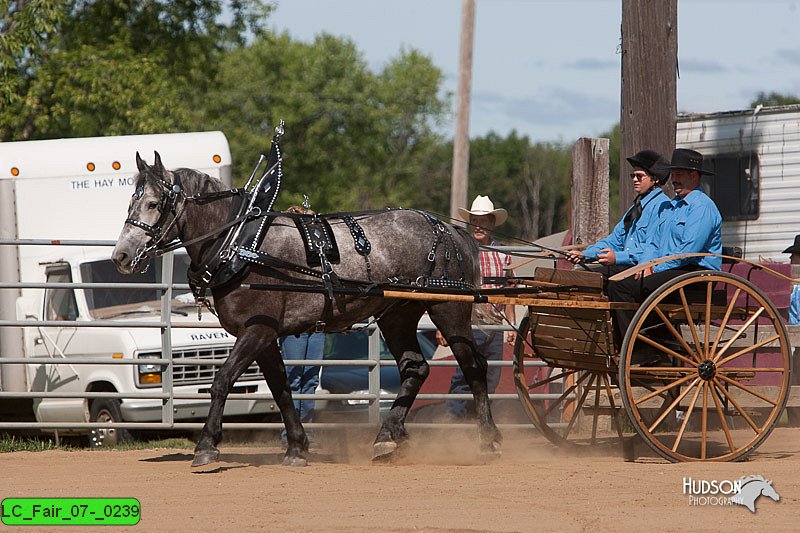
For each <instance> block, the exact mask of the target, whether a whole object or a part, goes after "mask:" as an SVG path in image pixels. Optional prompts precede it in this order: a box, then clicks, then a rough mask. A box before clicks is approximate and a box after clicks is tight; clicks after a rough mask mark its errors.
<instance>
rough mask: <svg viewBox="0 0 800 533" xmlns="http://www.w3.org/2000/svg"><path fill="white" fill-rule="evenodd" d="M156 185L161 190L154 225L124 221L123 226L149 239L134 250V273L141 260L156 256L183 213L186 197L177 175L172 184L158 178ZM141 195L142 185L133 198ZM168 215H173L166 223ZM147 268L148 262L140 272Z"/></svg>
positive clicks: (132, 266) (129, 220)
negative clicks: (145, 235) (143, 233)
mask: <svg viewBox="0 0 800 533" xmlns="http://www.w3.org/2000/svg"><path fill="white" fill-rule="evenodd" d="M157 183H158V184H159V185H160V188H161V196H160V198H159V200H158V207H157V209H158V211H159V213H160V215H159V217H158V220H156V222H155V224H153V225H150V224H147V223H146V222H142V221H141V220H137V219H133V218H130V217H128V218H126V219H125V224H130V225H131V226H134V227H137V228H139V229H141V230H143V231H144V232H145V234H147V235H148V236H149V237H150V240H149V241H147V242H146V243H145V245H144V246H143V247H142V248H139V249H138V250H136V256H135V257H134V258H133V260H132V261H131V268H133V270H134V272H135V271H136V270H137V267H138V266H139V264H140V263H141V262H142V261H143V260H145V259H150V258H152V257H153V256H155V255H157V252H158V248H159V245H160V244H161V243H162V241H163V240H164V237H165V236H166V235H167V234H168V233H169V231H170V230H171V229H172V227H173V226H174V225H175V224H176V223H177V221H178V218H179V217H180V215H181V213H182V212H183V208H184V206H185V205H186V200H187V196H186V194H185V193H184V192H183V188H182V187H181V185H180V183H179V180H178V176H177V175H175V182H174V183H170V182H168V181H166V180H164V179H162V178H160V177H159V178H157ZM143 195H144V183H142V184H141V185H139V186H137V187H136V190H135V191H134V193H133V197H134V198H136V199H139V198H141V197H142V196H143ZM170 215H173V216H172V219H171V220H169V221H167V219H168V218H169V216H170ZM148 267H149V262H148V263H147V264H146V265H145V267H144V269H143V270H142V271H141V272H142V273H144V272H146V271H147V268H148Z"/></svg>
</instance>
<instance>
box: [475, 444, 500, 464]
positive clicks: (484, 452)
mask: <svg viewBox="0 0 800 533" xmlns="http://www.w3.org/2000/svg"><path fill="white" fill-rule="evenodd" d="M480 455H481V457H482V458H483V460H484V461H493V460H495V459H499V458H500V457H502V456H503V450H502V449H501V448H500V442H499V441H496V440H495V441H492V442H491V444H489V445H488V446H482V447H481V452H480Z"/></svg>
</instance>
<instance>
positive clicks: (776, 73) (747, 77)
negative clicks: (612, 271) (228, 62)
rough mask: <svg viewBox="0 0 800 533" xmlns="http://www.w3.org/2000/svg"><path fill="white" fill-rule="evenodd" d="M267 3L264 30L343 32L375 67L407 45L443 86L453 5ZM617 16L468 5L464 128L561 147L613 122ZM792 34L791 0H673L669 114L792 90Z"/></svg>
mask: <svg viewBox="0 0 800 533" xmlns="http://www.w3.org/2000/svg"><path fill="white" fill-rule="evenodd" d="M275 3H276V4H277V8H276V10H275V11H274V12H273V14H272V16H271V18H270V21H269V23H270V26H271V27H272V28H273V29H274V30H277V31H288V32H289V33H290V34H291V35H292V36H293V37H294V38H296V39H300V40H303V41H311V40H313V38H314V36H315V35H316V34H318V33H320V32H327V33H331V34H334V35H338V36H343V37H348V38H350V39H351V40H353V42H355V43H356V45H357V46H358V48H359V49H360V50H361V52H362V53H363V54H364V59H365V60H366V61H367V63H368V64H369V65H370V67H371V68H373V69H374V70H376V71H377V70H380V69H381V68H382V66H383V65H384V64H385V63H386V62H387V61H388V60H389V59H390V58H391V57H393V56H396V55H397V54H398V53H399V51H400V50H401V49H402V48H403V47H405V48H415V49H417V50H419V51H421V52H423V53H425V54H427V55H429V56H430V57H431V58H432V60H433V62H434V64H435V65H436V66H438V67H439V68H440V69H441V70H442V71H443V72H444V75H445V87H444V89H445V90H448V91H451V92H453V93H455V90H456V86H457V73H458V55H459V49H458V47H459V31H460V22H461V0H275ZM621 18H622V15H621V0H563V1H556V0H476V23H475V43H474V57H473V79H472V107H471V111H470V133H471V135H473V136H475V135H484V134H486V133H487V132H489V131H492V130H493V131H495V132H497V133H500V134H501V135H506V134H508V133H509V132H510V131H511V130H516V131H517V132H518V133H520V134H524V135H528V136H529V137H530V138H531V139H532V140H534V141H564V142H572V141H573V140H574V139H576V138H578V137H581V136H596V135H599V134H600V133H602V132H603V131H606V130H608V129H609V128H610V127H611V126H612V125H613V124H615V123H616V122H617V121H618V120H619V100H620V81H619V78H620V56H619V55H618V46H619V40H620V23H621ZM798 35H800V0H798V1H790V0H760V1H754V0H678V61H679V65H680V79H679V80H678V110H679V111H680V112H714V111H728V110H734V109H746V108H748V107H749V103H750V102H751V101H752V100H753V99H754V97H755V95H756V94H757V93H758V92H759V91H766V92H769V91H778V92H781V93H789V94H794V95H800V38H799V37H798ZM452 102H453V106H454V105H455V99H453V100H452ZM453 123H454V120H453V121H451V124H450V126H449V128H450V129H449V130H446V131H444V132H443V133H445V134H449V135H452V127H453Z"/></svg>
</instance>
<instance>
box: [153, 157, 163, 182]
mask: <svg viewBox="0 0 800 533" xmlns="http://www.w3.org/2000/svg"><path fill="white" fill-rule="evenodd" d="M153 153H154V154H155V156H156V159H155V161H154V162H153V168H155V169H156V173H158V175H159V176H163V175H164V165H163V163H161V154H159V153H158V152H156V151H154V152H153Z"/></svg>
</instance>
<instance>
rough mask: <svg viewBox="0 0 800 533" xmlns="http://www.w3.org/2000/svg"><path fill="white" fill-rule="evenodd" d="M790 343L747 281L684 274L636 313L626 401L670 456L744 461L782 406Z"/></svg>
mask: <svg viewBox="0 0 800 533" xmlns="http://www.w3.org/2000/svg"><path fill="white" fill-rule="evenodd" d="M790 351H791V349H790V343H789V337H788V334H787V331H786V327H785V325H784V323H783V321H782V319H781V317H780V316H779V315H778V312H777V311H776V309H775V307H774V306H773V305H772V303H771V302H770V301H769V299H767V297H766V296H764V294H763V293H762V292H761V291H760V290H759V289H758V288H757V287H755V286H754V285H753V284H752V283H750V282H748V281H747V280H745V279H743V278H741V277H739V276H736V275H733V274H729V273H725V272H692V273H689V274H685V275H682V276H680V277H677V278H675V279H674V280H671V281H670V282H668V283H666V284H665V285H663V286H662V287H659V288H658V289H657V290H656V291H654V292H653V293H652V294H651V295H650V296H649V297H648V298H647V299H646V300H645V302H644V303H643V304H642V306H641V307H640V308H639V310H638V311H637V312H636V314H635V315H634V318H633V321H632V322H631V325H630V328H629V329H628V332H627V334H626V335H625V339H624V342H623V344H622V350H621V353H620V360H619V383H620V392H621V396H622V403H623V405H624V406H625V409H626V411H627V412H628V415H629V416H630V419H631V422H632V424H633V426H634V428H635V429H636V431H637V432H638V433H639V434H640V435H641V436H642V438H643V439H644V440H645V442H647V444H648V445H649V446H650V447H651V448H652V449H653V450H655V451H656V452H657V453H658V454H660V455H661V456H662V457H664V458H666V459H668V460H670V461H673V462H677V461H735V460H742V459H744V458H745V457H747V455H748V454H750V453H751V452H752V451H753V450H755V449H756V448H757V447H758V446H759V445H760V444H761V443H762V442H763V441H764V439H766V438H767V436H768V435H769V433H770V432H771V431H772V429H773V428H774V427H775V424H776V423H777V421H778V418H779V416H780V414H781V412H782V411H783V409H784V407H785V406H786V401H787V399H788V396H789V390H790V388H789V383H790V374H791V356H790Z"/></svg>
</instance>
